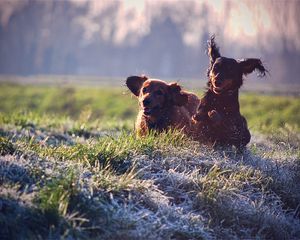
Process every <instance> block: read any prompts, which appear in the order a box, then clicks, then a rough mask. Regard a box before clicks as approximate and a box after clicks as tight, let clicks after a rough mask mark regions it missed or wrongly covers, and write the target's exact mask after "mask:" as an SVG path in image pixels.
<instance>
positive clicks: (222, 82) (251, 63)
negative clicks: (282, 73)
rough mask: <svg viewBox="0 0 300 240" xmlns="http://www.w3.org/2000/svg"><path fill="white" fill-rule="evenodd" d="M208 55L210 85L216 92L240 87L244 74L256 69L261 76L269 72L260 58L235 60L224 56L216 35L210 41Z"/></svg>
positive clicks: (219, 92) (224, 91)
mask: <svg viewBox="0 0 300 240" xmlns="http://www.w3.org/2000/svg"><path fill="white" fill-rule="evenodd" d="M208 56H209V58H210V67H209V69H208V77H209V82H208V86H209V87H210V88H211V89H212V90H213V92H214V93H215V94H222V93H226V92H228V91H234V90H237V89H239V88H240V87H241V86H242V84H243V75H247V74H249V73H252V72H253V71H254V70H257V71H259V73H260V76H264V75H265V74H266V72H267V70H266V69H265V68H264V66H263V64H262V62H261V61H260V59H257V58H249V59H243V60H235V59H233V58H226V57H222V56H221V54H220V52H219V48H218V47H217V45H216V43H215V41H214V36H212V37H211V39H210V41H209V43H208Z"/></svg>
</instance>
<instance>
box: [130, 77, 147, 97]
mask: <svg viewBox="0 0 300 240" xmlns="http://www.w3.org/2000/svg"><path fill="white" fill-rule="evenodd" d="M147 79H148V77H146V76H141V77H140V76H130V77H128V78H127V79H126V85H127V87H128V88H129V90H130V91H131V92H132V93H133V94H134V95H135V96H138V95H139V94H140V90H141V88H142V86H143V84H144V82H145V81H146V80H147Z"/></svg>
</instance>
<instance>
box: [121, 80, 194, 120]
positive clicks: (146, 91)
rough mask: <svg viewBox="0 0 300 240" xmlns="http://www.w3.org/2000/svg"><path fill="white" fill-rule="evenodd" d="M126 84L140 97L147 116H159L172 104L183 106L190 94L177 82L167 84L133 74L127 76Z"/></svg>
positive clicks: (140, 102)
mask: <svg viewBox="0 0 300 240" xmlns="http://www.w3.org/2000/svg"><path fill="white" fill-rule="evenodd" d="M126 85H127V87H128V88H129V90H130V91H131V92H132V93H133V94H134V95H135V96H137V97H138V100H139V104H140V107H141V109H142V110H143V114H144V115H145V116H151V117H158V116H159V115H161V114H162V113H163V112H164V111H166V110H167V109H168V108H170V107H171V106H183V105H185V104H186V103H187V101H188V95H187V94H186V93H184V92H182V91H181V87H180V86H179V85H178V84H177V83H170V84H167V83H166V82H164V81H161V80H157V79H148V78H147V77H145V76H141V77H139V76H131V77H128V78H127V80H126Z"/></svg>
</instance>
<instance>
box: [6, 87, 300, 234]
mask: <svg viewBox="0 0 300 240" xmlns="http://www.w3.org/2000/svg"><path fill="white" fill-rule="evenodd" d="M0 92H1V94H0V98H1V99H0V100H1V101H2V104H1V105H0V110H1V113H0V209H1V211H0V236H1V237H2V238H3V239H21V238H26V239H47V238H51V239H60V238H62V239H65V238H71V239H154V238H155V239H299V236H300V231H299V229H300V220H299V219H300V212H299V202H300V186H299V180H300V175H299V167H300V161H299V159H300V149H299V146H300V145H299V139H300V137H299V132H300V131H299V122H300V121H299V120H300V116H299V111H300V110H299V109H300V107H299V98H295V97H283V96H280V97H279V96H264V95H256V94H242V96H241V108H242V112H243V114H244V115H245V116H246V118H247V120H248V123H249V126H250V128H251V132H252V135H253V138H252V140H251V143H250V144H249V146H248V149H247V150H246V151H245V152H244V153H243V154H240V153H236V152H235V151H234V150H233V149H219V150H217V151H215V150H212V149H209V148H206V147H205V146H202V145H199V144H198V143H196V142H193V141H191V140H189V139H187V138H186V137H185V136H183V135H182V134H181V133H180V132H176V131H172V132H167V133H163V134H160V135H157V134H155V133H151V134H149V135H148V136H147V137H144V138H138V137H136V136H135V134H134V133H133V123H134V118H135V115H136V112H137V109H136V108H137V103H136V100H135V99H134V98H132V97H131V96H130V94H129V93H128V92H127V93H126V94H123V93H124V92H126V90H123V89H117V88H110V89H108V88H106V89H103V88H93V89H92V88H86V87H67V88H62V89H57V88H55V87H46V86H29V85H25V86H22V87H21V86H19V85H10V84H4V85H1V90H0Z"/></svg>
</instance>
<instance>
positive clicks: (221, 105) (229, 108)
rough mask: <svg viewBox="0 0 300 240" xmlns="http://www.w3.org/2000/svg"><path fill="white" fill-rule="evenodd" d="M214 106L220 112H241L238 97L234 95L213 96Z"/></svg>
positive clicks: (229, 113) (227, 113)
mask: <svg viewBox="0 0 300 240" xmlns="http://www.w3.org/2000/svg"><path fill="white" fill-rule="evenodd" d="M212 108H213V109H215V110H217V111H218V112H223V113H225V115H232V114H234V113H239V112H240V109H239V103H238V99H235V98H233V97H224V96H222V97H217V96H215V97H213V98H212Z"/></svg>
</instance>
